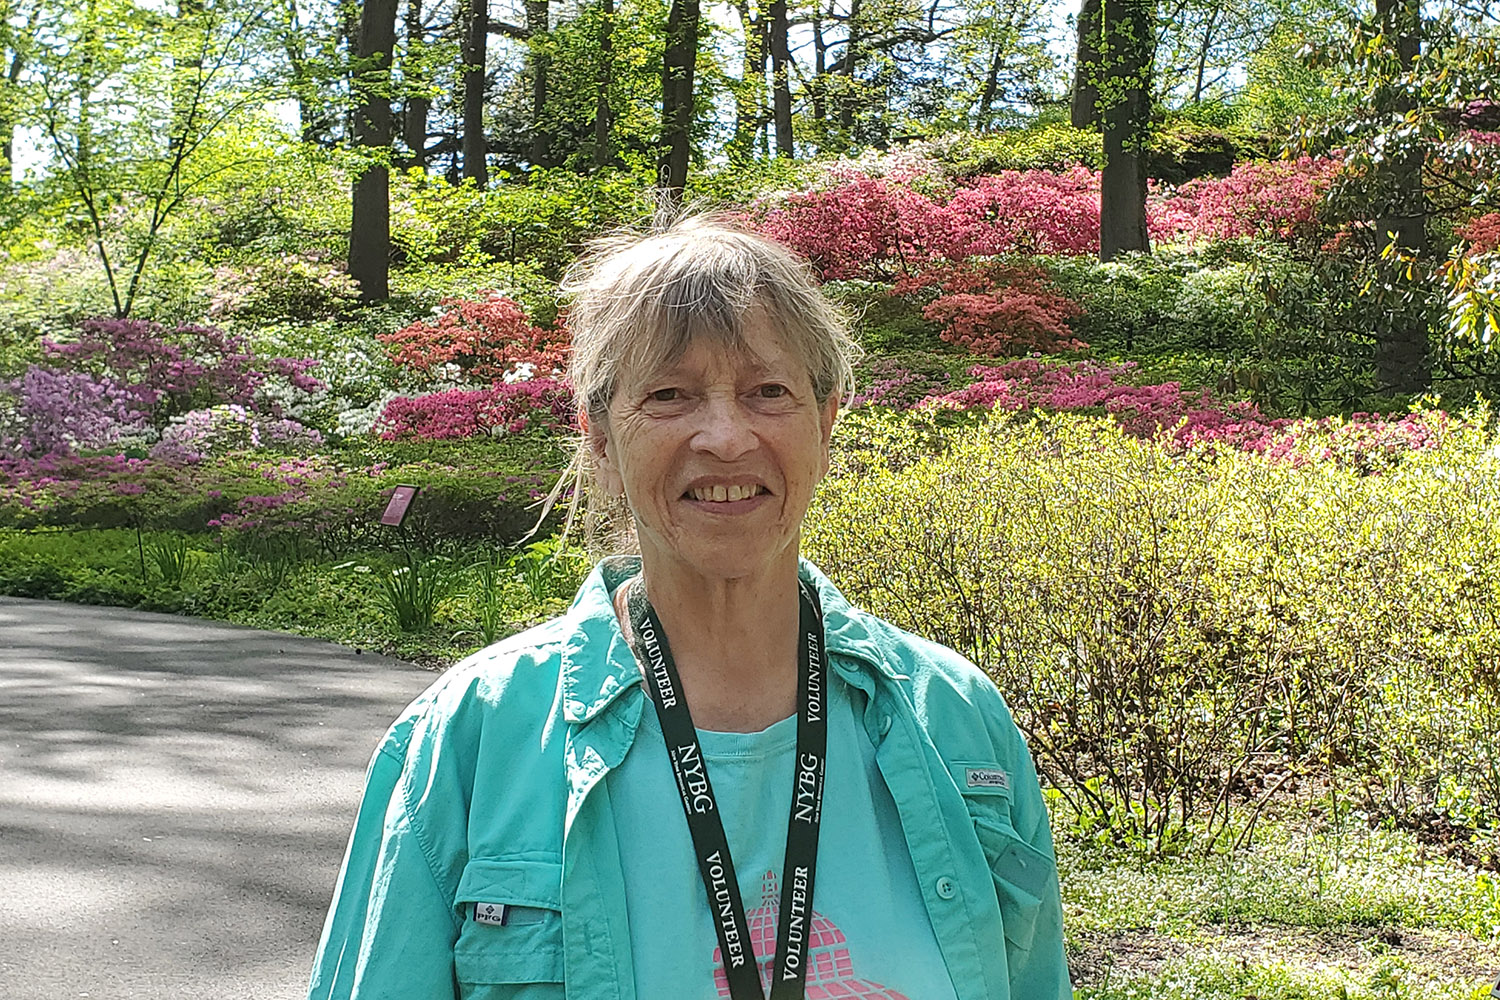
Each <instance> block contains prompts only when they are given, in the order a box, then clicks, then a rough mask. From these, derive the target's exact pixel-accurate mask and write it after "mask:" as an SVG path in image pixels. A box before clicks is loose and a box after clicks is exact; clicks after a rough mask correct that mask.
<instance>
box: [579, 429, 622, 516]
mask: <svg viewBox="0 0 1500 1000" xmlns="http://www.w3.org/2000/svg"><path fill="white" fill-rule="evenodd" d="M578 426H579V427H580V428H582V430H583V439H584V441H585V442H586V443H587V447H588V449H589V457H590V458H592V459H593V461H594V482H595V483H596V484H598V486H599V488H600V489H601V490H603V491H604V495H605V496H611V497H612V496H618V495H619V494H620V493H621V492H623V491H624V489H625V483H624V480H622V479H621V478H620V469H619V467H618V466H617V465H616V464H615V445H614V442H613V441H611V440H610V439H609V427H608V425H607V423H606V422H605V421H603V420H590V419H589V415H588V414H587V413H580V414H579V415H578Z"/></svg>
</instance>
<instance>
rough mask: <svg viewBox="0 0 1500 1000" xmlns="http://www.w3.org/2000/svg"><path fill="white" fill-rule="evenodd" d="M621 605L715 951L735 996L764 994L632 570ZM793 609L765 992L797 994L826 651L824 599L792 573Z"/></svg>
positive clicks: (813, 859)
mask: <svg viewBox="0 0 1500 1000" xmlns="http://www.w3.org/2000/svg"><path fill="white" fill-rule="evenodd" d="M627 586H629V588H630V589H629V591H628V592H627V594H626V606H627V607H628V608H629V611H630V627H631V631H632V632H633V633H634V634H633V635H632V637H631V648H632V649H633V650H634V652H635V655H636V659H637V660H639V661H640V664H641V670H642V672H643V673H644V674H645V676H646V684H647V686H648V689H649V690H650V691H651V694H652V699H651V700H652V703H653V704H654V705H655V706H656V717H657V719H658V720H660V722H661V731H662V735H663V736H664V737H665V738H666V743H667V755H668V756H669V757H670V758H671V761H672V773H673V775H674V776H675V777H676V779H677V791H678V793H679V794H680V795H681V797H682V811H683V813H684V815H686V816H687V824H688V832H689V833H690V834H691V835H692V838H693V851H694V853H695V854H696V855H697V857H698V873H699V874H700V875H701V876H702V878H703V888H704V890H705V891H706V892H707V893H708V905H709V910H710V911H711V912H712V913H713V917H714V931H715V932H716V933H717V934H718V936H719V954H720V957H721V958H722V959H723V961H724V974H725V977H726V978H727V979H728V981H729V992H730V996H731V997H732V998H733V1000H751V998H755V1000H765V994H764V993H763V992H762V990H761V984H760V973H759V971H758V969H757V966H756V958H755V949H754V947H753V945H752V943H751V941H750V927H749V924H748V923H747V921H746V920H745V904H744V902H743V901H742V900H741V899H740V884H739V881H738V879H736V877H735V872H734V861H733V860H732V859H731V858H730V856H729V841H728V839H727V838H726V837H725V835H724V823H723V821H722V820H721V819H720V818H719V805H718V801H717V800H716V799H715V798H714V789H713V785H712V784H711V783H710V782H709V780H708V768H707V766H706V765H705V763H704V761H703V748H702V746H701V745H700V744H699V742H698V730H697V729H696V728H694V726H693V716H692V714H691V713H690V712H689V711H688V706H687V701H686V699H684V698H683V696H682V680H681V678H680V677H679V676H678V674H677V664H676V663H675V662H674V661H673V659H672V651H671V650H670V649H669V648H668V647H667V636H666V633H665V631H664V630H663V629H662V627H661V620H660V619H659V618H657V616H656V611H655V609H654V608H652V607H651V601H650V600H649V599H648V598H647V597H646V588H645V586H644V585H643V584H642V582H641V579H640V577H636V578H635V579H634V580H632V581H631V582H630V584H627ZM797 589H798V594H799V597H800V605H801V610H800V614H799V619H798V621H799V626H800V627H799V630H798V631H799V636H798V643H797V650H798V652H797V681H798V688H797V766H796V772H795V775H794V777H793V781H792V808H791V815H790V817H789V818H788V820H787V830H786V856H785V860H784V861H783V863H782V869H781V873H782V874H781V915H780V919H779V920H778V921H777V928H776V958H775V964H774V965H773V966H772V975H771V997H770V1000H802V995H803V986H804V984H805V983H806V981H807V945H808V934H809V932H810V931H811V929H812V899H813V882H814V876H815V874H816V872H817V867H818V829H819V826H820V824H821V823H822V818H823V817H822V812H823V769H824V764H825V762H826V759H827V751H828V715H827V711H826V704H827V699H826V697H825V695H826V691H827V667H826V663H827V661H826V660H825V658H824V637H823V609H822V605H821V604H820V603H819V601H818V597H817V594H815V593H814V592H813V591H812V589H811V588H810V587H808V586H807V585H806V584H804V583H802V582H801V581H798V585H797Z"/></svg>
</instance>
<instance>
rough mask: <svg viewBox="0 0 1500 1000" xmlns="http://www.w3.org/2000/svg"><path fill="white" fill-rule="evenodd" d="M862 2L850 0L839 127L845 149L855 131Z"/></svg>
mask: <svg viewBox="0 0 1500 1000" xmlns="http://www.w3.org/2000/svg"><path fill="white" fill-rule="evenodd" d="M862 6H863V3H862V0H849V21H848V25H849V37H848V39H847V40H846V41H845V43H844V64H843V77H844V80H843V83H842V86H841V87H840V88H839V93H838V105H839V127H840V128H842V129H843V132H844V135H843V139H842V142H843V144H844V146H845V147H847V146H848V145H849V143H850V142H851V141H852V140H851V138H850V133H851V132H853V131H854V71H855V69H856V68H857V66H858V64H859V43H860V41H861V38H860V34H859V14H860V9H861V7H862Z"/></svg>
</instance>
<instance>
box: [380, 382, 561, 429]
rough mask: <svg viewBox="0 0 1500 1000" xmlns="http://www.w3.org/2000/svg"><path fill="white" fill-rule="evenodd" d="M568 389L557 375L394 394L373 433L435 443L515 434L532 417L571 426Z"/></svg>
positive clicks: (548, 423) (544, 422)
mask: <svg viewBox="0 0 1500 1000" xmlns="http://www.w3.org/2000/svg"><path fill="white" fill-rule="evenodd" d="M574 419H575V418H574V412H573V390H572V389H571V388H570V387H569V386H568V384H567V383H566V382H564V381H563V380H561V379H556V378H534V379H528V380H526V381H524V382H506V383H500V384H498V385H495V386H494V387H492V388H489V389H448V390H445V391H443V392H434V393H429V394H427V395H425V396H415V397H408V396H397V397H396V398H394V399H392V400H391V401H390V402H388V403H387V404H386V405H385V409H384V411H382V412H381V414H380V417H379V418H378V419H377V420H376V422H375V431H376V433H378V434H379V435H380V436H381V437H382V438H384V439H386V440H387V441H391V440H395V439H397V438H404V437H416V438H427V439H430V440H434V441H443V440H452V439H455V438H466V437H474V436H476V435H495V434H519V433H520V432H521V431H523V430H525V429H526V428H527V427H528V426H529V425H530V424H531V422H532V421H533V420H535V421H537V422H539V423H540V424H542V425H543V426H546V427H550V428H554V429H566V428H569V427H571V426H572V425H573V422H574Z"/></svg>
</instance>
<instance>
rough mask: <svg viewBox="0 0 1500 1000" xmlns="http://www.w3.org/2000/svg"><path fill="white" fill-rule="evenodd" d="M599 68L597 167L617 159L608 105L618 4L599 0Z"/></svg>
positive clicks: (597, 84) (595, 157)
mask: <svg viewBox="0 0 1500 1000" xmlns="http://www.w3.org/2000/svg"><path fill="white" fill-rule="evenodd" d="M599 8H600V9H599V68H598V72H597V76H596V78H595V86H596V87H597V91H596V92H595V94H594V166H595V167H603V166H606V165H608V164H609V162H610V160H611V159H612V158H613V156H614V150H613V147H612V143H611V142H610V130H611V128H612V126H613V123H614V114H613V112H612V111H611V108H610V103H609V88H610V83H611V81H612V79H613V77H614V62H615V0H599Z"/></svg>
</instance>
